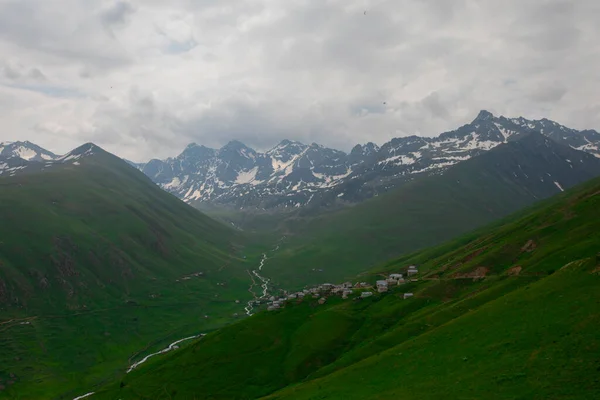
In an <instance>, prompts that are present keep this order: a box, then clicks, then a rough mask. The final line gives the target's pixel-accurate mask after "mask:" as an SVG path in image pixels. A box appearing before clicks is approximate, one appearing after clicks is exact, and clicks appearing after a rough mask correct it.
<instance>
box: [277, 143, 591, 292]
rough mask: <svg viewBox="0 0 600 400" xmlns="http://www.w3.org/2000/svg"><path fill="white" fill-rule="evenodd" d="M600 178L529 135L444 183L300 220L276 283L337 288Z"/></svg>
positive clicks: (577, 156) (581, 158)
mask: <svg viewBox="0 0 600 400" xmlns="http://www.w3.org/2000/svg"><path fill="white" fill-rule="evenodd" d="M597 176H600V158H597V157H594V156H592V155H591V154H587V153H584V152H582V151H578V150H575V149H572V148H570V147H568V146H564V145H562V144H559V143H556V142H555V141H554V140H551V139H549V138H547V137H545V136H543V135H541V134H539V133H529V134H524V135H522V136H520V137H518V138H515V139H514V140H511V141H509V142H508V143H505V144H502V145H500V146H497V147H496V148H494V149H493V150H491V151H488V152H485V153H484V154H482V155H480V156H477V157H473V158H471V159H469V160H467V161H464V162H461V163H459V164H457V165H454V166H453V167H451V168H449V169H448V170H447V171H445V173H444V174H442V175H436V176H430V177H424V178H423V179H418V180H415V181H413V182H410V183H407V184H405V185H403V186H401V187H399V188H397V189H395V190H394V191H391V192H389V193H387V194H385V195H382V196H379V197H376V198H373V199H369V200H367V201H364V202H362V203H361V204H358V205H356V206H354V207H347V208H344V209H342V210H340V211H337V212H333V213H328V214H325V215H321V216H319V217H316V218H315V217H313V218H306V219H304V220H302V219H299V218H295V219H294V221H291V222H288V225H287V226H288V227H289V228H290V229H289V232H286V236H288V238H287V239H286V245H285V252H282V253H280V254H278V256H277V257H275V258H273V259H272V260H270V261H269V268H270V270H269V271H270V274H271V275H270V277H271V278H273V279H274V281H277V282H281V283H283V284H284V285H287V286H291V285H293V284H296V285H302V284H307V283H315V282H318V281H330V280H339V279H342V278H344V277H348V276H351V275H353V274H357V273H359V272H361V271H363V270H364V269H365V268H366V267H368V266H370V265H375V264H377V263H380V262H383V261H385V260H386V259H389V258H391V257H396V256H399V255H401V254H406V253H408V252H412V251H415V250H417V249H420V248H423V247H425V246H431V245H436V244H439V243H441V242H442V241H444V240H448V239H450V238H453V237H456V236H457V235H460V234H463V233H465V232H467V231H469V230H472V229H475V228H477V227H479V226H482V225H483V224H486V223H488V222H491V221H493V220H495V219H498V218H501V217H503V216H505V215H507V214H509V213H511V212H515V211H517V210H519V209H522V208H523V207H526V206H528V205H530V204H532V203H534V202H536V201H538V200H541V199H545V198H548V197H550V196H553V195H556V194H559V193H561V192H562V191H564V190H566V189H568V188H570V187H572V186H574V185H577V184H579V183H582V182H585V181H587V180H589V179H592V178H594V177H597ZM291 224H294V225H291ZM315 269H316V270H321V271H319V272H318V273H315V272H314V270H315Z"/></svg>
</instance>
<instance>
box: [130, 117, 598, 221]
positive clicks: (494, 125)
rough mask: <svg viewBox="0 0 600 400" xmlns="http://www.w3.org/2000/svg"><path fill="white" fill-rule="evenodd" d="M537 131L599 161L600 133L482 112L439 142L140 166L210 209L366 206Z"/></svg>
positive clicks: (190, 155)
mask: <svg viewBox="0 0 600 400" xmlns="http://www.w3.org/2000/svg"><path fill="white" fill-rule="evenodd" d="M532 131H535V132H540V133H542V134H543V135H545V136H547V137H549V138H551V139H553V140H554V141H556V142H558V143H561V144H565V145H568V146H570V147H572V148H574V149H577V150H582V151H585V152H588V153H591V154H594V155H595V156H597V157H600V133H598V132H596V131H593V130H585V131H577V130H574V129H570V128H567V127H565V126H562V125H560V124H558V123H556V122H553V121H550V120H547V119H542V120H537V121H536V120H527V119H525V118H522V117H520V118H505V117H495V116H494V115H492V114H491V113H489V112H487V111H481V112H480V113H479V115H478V116H477V118H475V119H474V120H473V122H471V123H470V124H467V125H464V126H462V127H460V128H458V129H456V130H454V131H450V132H445V133H442V134H441V135H439V136H437V137H433V138H427V137H418V136H409V137H403V138H396V139H392V140H391V141H389V142H387V143H385V144H384V145H382V146H381V147H379V146H377V145H375V144H374V143H367V144H365V145H356V146H355V147H354V148H353V149H352V151H351V152H350V153H349V154H346V153H344V152H341V151H338V150H333V149H329V148H326V147H323V146H320V145H318V144H316V143H313V144H311V145H305V144H302V143H299V142H295V141H290V140H283V141H282V142H281V143H279V144H278V145H277V146H275V147H274V148H272V149H270V150H268V151H266V152H264V153H260V152H257V151H255V150H253V149H251V148H249V147H247V146H246V145H244V144H243V143H240V142H238V141H232V142H230V143H228V144H227V145H225V146H224V147H223V148H221V149H210V148H207V147H205V146H202V145H197V144H195V143H192V144H190V145H189V146H188V147H187V148H186V149H185V150H184V151H183V152H182V153H181V154H180V155H179V156H177V157H174V158H168V159H166V160H156V159H155V160H151V161H150V162H148V163H146V164H137V167H138V168H140V169H141V170H142V171H143V172H144V173H145V174H146V175H148V176H149V177H150V178H151V179H152V180H153V181H154V182H156V183H157V184H159V185H160V186H161V187H163V188H164V189H165V190H168V191H169V192H171V193H173V194H175V195H176V196H178V197H180V198H181V199H183V200H184V201H186V202H189V203H195V202H210V203H213V204H221V205H226V206H231V207H233V208H238V209H240V208H241V209H244V208H257V209H286V208H287V209H289V208H294V207H301V206H305V205H309V206H311V205H314V206H330V205H333V204H335V203H336V202H346V203H348V202H349V203H355V202H359V201H362V200H364V199H367V198H370V197H373V196H376V195H378V194H380V193H383V192H386V191H388V190H390V189H392V188H395V187H397V186H399V185H401V184H403V183H405V182H407V181H410V180H413V179H414V178H415V177H417V176H421V175H432V174H439V173H442V172H443V171H445V170H446V169H447V168H448V167H450V166H452V165H455V164H457V163H459V162H461V161H464V160H467V159H470V158H472V157H474V156H477V155H479V154H481V153H483V152H486V151H488V150H490V149H492V148H494V147H496V146H498V145H499V144H502V143H506V142H508V141H512V140H515V139H516V138H518V137H520V136H521V135H523V134H526V133H528V132H532Z"/></svg>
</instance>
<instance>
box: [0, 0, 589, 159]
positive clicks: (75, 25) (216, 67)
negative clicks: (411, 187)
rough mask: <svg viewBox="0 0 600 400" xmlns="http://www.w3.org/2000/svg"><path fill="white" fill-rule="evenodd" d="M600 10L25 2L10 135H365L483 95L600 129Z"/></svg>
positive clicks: (145, 154) (121, 146)
mask: <svg viewBox="0 0 600 400" xmlns="http://www.w3.org/2000/svg"><path fill="white" fill-rule="evenodd" d="M50 3H52V4H50ZM63 10H69V13H64V11H63ZM365 10H366V11H367V14H366V15H365V14H364V11H365ZM599 19H600V3H598V2H597V1H594V0H580V1H577V2H572V1H558V0H542V1H538V0H524V1H521V0H506V1H502V2H491V1H490V2H475V1H473V0H457V1H451V2H450V1H446V0H378V1H375V0H373V1H364V0H360V1H359V0H331V1H327V2H319V1H305V0H288V1H285V2H282V1H276V0H261V1H254V0H232V1H228V2H216V1H213V0H199V1H190V0H173V1H171V2H165V1H160V0H144V1H142V0H129V1H123V0H90V1H89V2H81V1H77V0H56V1H54V2H48V1H44V0H19V1H17V0H14V1H10V0H7V1H4V2H0V59H4V60H8V59H12V58H15V59H18V60H19V62H20V64H22V65H24V66H26V67H23V68H21V67H17V66H16V65H12V64H11V65H10V68H9V69H6V67H4V64H2V66H1V67H0V68H2V71H0V104H9V105H10V107H7V108H5V109H2V108H0V118H2V120H3V123H5V124H6V129H4V130H3V132H0V140H10V139H15V137H13V135H18V137H19V138H29V139H30V140H32V141H34V142H36V141H37V142H40V144H44V143H50V144H52V145H53V146H57V147H58V148H51V150H54V151H56V152H62V151H65V150H68V148H67V147H69V146H72V145H74V144H77V143H79V142H85V141H90V140H91V141H95V142H97V143H98V144H99V145H102V146H105V147H106V148H107V149H108V150H110V151H113V152H116V153H117V154H119V155H122V156H124V157H126V158H129V159H132V160H137V161H143V160H146V159H149V158H151V157H166V156H169V155H174V154H177V153H178V152H179V151H181V149H182V148H183V147H185V145H186V144H187V143H188V142H192V141H194V142H197V143H201V144H205V145H208V146H212V147H219V146H221V145H223V144H225V143H226V142H227V141H229V140H232V139H238V140H241V141H243V142H245V143H246V144H248V145H250V146H253V147H256V148H260V149H265V148H269V147H271V146H273V145H274V144H276V143H277V142H278V141H280V140H281V139H284V138H289V139H295V140H300V141H304V142H307V143H308V142H313V141H314V142H318V143H322V144H324V145H328V146H332V147H336V148H340V149H342V150H349V149H350V148H351V147H352V146H353V145H354V144H355V143H364V142H367V141H374V142H376V143H382V142H384V141H387V140H389V139H390V138H391V137H394V136H402V135H409V134H415V133H417V134H422V135H436V134H439V133H440V132H442V131H445V130H449V129H453V128H455V127H456V126H459V125H461V124H463V123H466V122H468V121H469V120H471V119H473V118H474V117H475V115H476V114H477V112H478V111H479V110H480V109H482V108H485V109H489V110H491V111H494V112H495V113H498V114H504V115H509V116H510V115H523V116H525V117H542V116H543V117H548V118H551V119H556V120H558V121H561V122H562V123H565V124H567V125H570V126H573V127H575V128H580V129H582V128H595V129H599V128H600V113H598V109H599V108H600V99H598V96H597V93H598V90H600V80H599V79H598V74H597V66H598V65H599V64H600V43H599V42H598V40H597V39H598V35H600V27H599V25H598V24H597V21H598V20H599ZM36 69H37V70H36ZM36 71H39V72H40V74H38V73H37V72H36ZM42 76H43V77H45V80H44V78H42ZM36 79H37V81H36ZM383 102H386V104H385V105H384V104H383ZM31 126H36V127H37V128H36V129H33V130H32V129H31Z"/></svg>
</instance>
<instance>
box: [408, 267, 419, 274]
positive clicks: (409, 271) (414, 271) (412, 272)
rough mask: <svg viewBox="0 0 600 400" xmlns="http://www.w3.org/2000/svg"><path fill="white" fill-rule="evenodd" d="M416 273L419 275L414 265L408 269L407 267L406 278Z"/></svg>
mask: <svg viewBox="0 0 600 400" xmlns="http://www.w3.org/2000/svg"><path fill="white" fill-rule="evenodd" d="M418 273H419V270H418V269H417V267H415V266H414V265H411V266H410V267H408V271H407V274H408V276H412V275H416V274H418Z"/></svg>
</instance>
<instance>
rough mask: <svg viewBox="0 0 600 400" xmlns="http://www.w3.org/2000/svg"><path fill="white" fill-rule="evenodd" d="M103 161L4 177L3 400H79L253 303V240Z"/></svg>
mask: <svg viewBox="0 0 600 400" xmlns="http://www.w3.org/2000/svg"><path fill="white" fill-rule="evenodd" d="M88 146H89V145H88ZM93 153H94V154H93V155H91V156H88V157H84V158H82V159H80V160H79V161H80V165H73V164H63V165H55V166H53V167H51V168H48V169H45V170H42V171H38V172H35V173H24V174H18V175H16V176H14V177H2V178H0V238H2V240H1V241H0V342H1V345H0V385H1V387H2V388H3V389H2V390H0V397H2V396H8V397H9V398H26V399H35V398H52V397H58V398H72V397H75V395H77V394H80V393H78V392H77V391H78V390H80V388H82V387H93V386H94V385H96V384H98V383H101V382H103V381H105V380H106V379H107V378H110V377H113V376H114V374H119V373H122V372H123V371H124V369H126V368H127V366H128V365H129V362H130V361H129V359H130V357H132V356H134V355H135V354H136V353H138V352H139V351H140V350H147V351H148V352H150V351H151V350H156V349H159V348H161V347H163V346H165V345H167V344H168V343H170V342H172V341H173V340H175V339H177V338H179V337H183V336H185V335H186V334H189V333H199V332H204V331H208V330H212V329H215V328H216V327H219V326H222V325H224V324H225V323H227V322H230V321H232V320H234V319H235V318H234V317H233V314H234V313H239V314H242V315H243V306H244V304H243V303H244V301H246V300H248V299H249V297H250V294H249V293H248V292H247V289H248V285H249V279H248V275H247V272H246V269H247V268H248V267H249V265H254V264H253V263H255V262H256V261H257V260H256V258H255V257H254V253H251V254H250V253H248V252H252V251H253V250H252V249H247V248H246V249H244V247H243V245H244V243H245V242H244V240H245V238H243V237H242V236H241V235H240V234H239V233H237V232H236V231H234V230H232V229H229V228H227V227H226V226H224V225H222V224H221V223H218V222H216V221H214V220H212V219H211V218H208V217H206V216H205V215H203V214H201V213H200V212H198V211H197V210H195V209H193V208H192V207H189V206H187V205H186V204H184V203H183V202H181V201H180V200H178V199H177V198H175V197H174V196H172V195H170V194H168V193H166V192H164V191H162V190H161V189H159V188H158V187H157V186H156V185H154V184H153V183H152V182H151V181H150V180H149V179H148V178H147V177H146V176H144V175H143V174H142V173H141V172H139V171H137V170H135V169H134V168H132V167H130V166H129V165H127V164H126V163H125V162H123V161H122V160H120V159H118V158H117V157H114V156H112V155H110V154H109V153H106V152H104V151H102V150H101V149H99V148H97V147H93ZM255 250H257V251H258V250H259V249H258V247H257V248H256V249H255ZM242 253H243V254H244V255H246V254H247V255H248V257H247V258H246V259H243V258H242ZM197 272H202V273H203V275H201V276H193V277H191V278H190V279H183V278H184V277H185V276H188V275H190V274H193V273H197ZM235 300H241V303H240V304H236V303H235ZM204 315H208V316H209V317H208V319H207V318H204ZM27 322H29V323H28V324H27ZM21 323H24V324H21ZM75 392H77V393H75Z"/></svg>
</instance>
